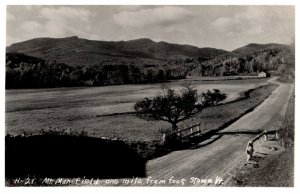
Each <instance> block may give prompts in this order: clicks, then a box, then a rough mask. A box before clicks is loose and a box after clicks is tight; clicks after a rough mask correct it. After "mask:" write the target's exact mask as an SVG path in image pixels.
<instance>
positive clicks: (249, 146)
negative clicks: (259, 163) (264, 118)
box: [246, 127, 279, 161]
mask: <svg viewBox="0 0 300 194" xmlns="http://www.w3.org/2000/svg"><path fill="white" fill-rule="evenodd" d="M270 134H273V135H274V134H275V139H276V140H278V139H279V127H276V129H274V130H270V131H267V130H265V131H264V132H262V133H260V134H259V135H257V136H256V137H254V138H253V139H251V140H250V141H249V142H248V144H247V148H246V155H247V161H249V160H251V158H252V157H253V153H254V143H256V142H258V143H259V144H260V143H261V137H264V140H265V141H268V139H269V136H268V135H270Z"/></svg>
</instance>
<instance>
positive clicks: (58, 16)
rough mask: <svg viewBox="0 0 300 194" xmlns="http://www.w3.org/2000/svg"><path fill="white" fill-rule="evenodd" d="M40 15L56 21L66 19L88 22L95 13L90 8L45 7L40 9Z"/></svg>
mask: <svg viewBox="0 0 300 194" xmlns="http://www.w3.org/2000/svg"><path fill="white" fill-rule="evenodd" d="M40 15H41V16H42V17H44V18H46V19H49V20H53V21H56V22H61V21H66V20H73V21H74V20H75V21H78V20H79V21H85V22H87V21H88V20H89V17H90V16H92V15H93V14H92V13H91V12H90V11H88V10H85V9H81V8H75V7H58V8H55V7H44V8H42V9H41V10H40Z"/></svg>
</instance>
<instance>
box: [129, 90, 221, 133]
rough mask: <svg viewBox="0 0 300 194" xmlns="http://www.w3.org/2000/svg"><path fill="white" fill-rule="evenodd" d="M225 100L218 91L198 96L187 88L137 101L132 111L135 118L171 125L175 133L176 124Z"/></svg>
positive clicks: (194, 91)
mask: <svg viewBox="0 0 300 194" xmlns="http://www.w3.org/2000/svg"><path fill="white" fill-rule="evenodd" d="M225 98H226V94H225V93H222V92H220V90H218V89H214V90H213V91H210V90H208V91H207V92H205V93H202V94H201V95H198V93H197V90H195V89H193V88H192V87H190V86H188V87H186V88H184V89H183V90H182V91H181V92H180V93H177V92H175V90H173V89H166V90H165V91H163V94H161V95H157V96H156V97H154V98H152V99H150V98H144V99H142V100H140V101H138V102H137V103H136V104H135V106H134V110H135V111H136V113H137V116H138V117H140V118H142V119H145V120H162V121H166V122H169V123H170V124H171V125H172V130H173V131H176V129H177V128H178V126H177V124H178V123H179V122H182V121H184V120H186V119H189V118H191V117H193V116H195V115H197V114H199V113H200V112H201V111H202V110H203V109H204V108H206V107H209V106H213V105H216V104H218V103H219V102H220V101H223V100H224V99H225Z"/></svg>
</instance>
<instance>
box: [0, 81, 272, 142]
mask: <svg viewBox="0 0 300 194" xmlns="http://www.w3.org/2000/svg"><path fill="white" fill-rule="evenodd" d="M184 83H185V81H184V80H180V81H174V82H169V83H167V85H168V86H169V87H171V88H174V89H176V90H180V89H181V88H182V87H183V85H184ZM191 83H192V85H193V87H194V88H197V90H198V93H201V92H204V91H206V90H208V89H214V88H216V89H220V90H221V91H223V92H225V93H226V94H227V95H228V98H227V99H226V100H225V102H231V101H234V100H236V99H238V98H239V97H240V96H241V95H243V94H244V92H246V91H248V90H250V89H254V88H257V87H259V86H261V85H266V84H267V79H245V80H227V81H223V80H222V81H201V80H193V81H192V82H191ZM264 87H265V88H261V89H260V90H258V91H255V90H254V92H252V93H251V94H250V96H251V95H252V97H255V95H260V97H259V98H258V99H257V100H256V101H255V103H256V104H257V103H259V102H261V101H262V100H263V99H264V97H266V96H267V95H268V94H269V93H270V92H271V91H273V89H275V86H274V85H273V86H264ZM160 92H161V84H139V85H117V86H105V87H75V88H49V89H13V90H6V110H5V111H6V133H9V134H13V135H17V134H24V133H25V134H36V133H39V132H40V131H41V130H49V129H54V130H67V131H75V132H81V131H84V132H86V133H88V134H89V135H91V136H96V137H110V138H114V137H117V138H125V139H131V140H155V139H159V138H160V137H161V133H160V131H161V130H165V129H168V128H170V125H169V124H168V123H166V122H163V121H159V122H158V121H145V120H141V119H139V118H137V117H136V116H135V115H133V114H116V115H112V114H114V113H126V112H132V111H133V105H134V103H135V102H136V101H137V100H139V99H142V98H144V97H153V96H155V95H156V94H158V93H160ZM255 92H256V93H255ZM241 101H243V100H241ZM241 101H238V102H234V103H228V104H225V105H219V106H216V107H211V108H210V109H209V110H204V111H203V113H201V114H200V115H199V116H197V117H195V118H193V119H190V120H187V121H185V122H183V123H181V125H180V127H185V126H189V125H191V124H195V123H197V122H199V121H201V122H202V123H203V128H205V129H210V128H214V129H215V128H218V127H220V126H221V125H222V124H224V121H225V120H226V121H229V120H230V119H232V118H235V117H234V116H237V115H239V114H242V113H243V111H246V110H247V109H248V108H251V107H252V106H253V105H254V104H255V103H254V104H253V102H251V103H249V104H248V105H247V103H246V104H245V103H244V104H237V105H235V103H241ZM231 106H235V107H237V106H239V108H238V111H237V110H236V109H234V108H232V107H231ZM241 106H243V107H241ZM226 111H227V113H226V114H227V115H226V114H224V115H223V116H220V113H221V112H223V113H224V112H226ZM205 112H207V113H205ZM228 114H232V115H228ZM218 119H219V120H222V122H221V121H220V122H218Z"/></svg>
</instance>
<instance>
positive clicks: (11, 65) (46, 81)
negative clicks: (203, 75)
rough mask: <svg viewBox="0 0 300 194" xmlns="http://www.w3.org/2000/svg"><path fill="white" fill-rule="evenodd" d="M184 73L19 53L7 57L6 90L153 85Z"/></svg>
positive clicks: (180, 68)
mask: <svg viewBox="0 0 300 194" xmlns="http://www.w3.org/2000/svg"><path fill="white" fill-rule="evenodd" d="M186 72H187V71H186V69H185V68H184V67H183V66H180V65H174V66H169V65H167V64H165V65H163V64H162V65H156V66H153V65H152V66H146V65H137V64H127V63H119V64H116V62H114V63H112V64H110V63H109V62H106V63H101V64H95V65H92V66H69V65H67V64H64V63H58V62H56V61H49V60H43V59H40V58H36V57H32V56H27V55H25V54H21V53H7V54H6V88H7V89H9V88H44V87H67V86H105V85H115V84H139V83H155V82H164V81H167V80H173V79H182V78H185V76H186V74H187V73H186Z"/></svg>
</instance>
